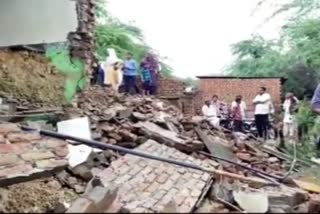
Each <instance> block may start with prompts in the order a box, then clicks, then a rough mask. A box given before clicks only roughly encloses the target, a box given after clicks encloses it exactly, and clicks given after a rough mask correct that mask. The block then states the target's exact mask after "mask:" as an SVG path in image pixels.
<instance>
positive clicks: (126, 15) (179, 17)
mask: <svg viewBox="0 0 320 214" xmlns="http://www.w3.org/2000/svg"><path fill="white" fill-rule="evenodd" d="M258 1H259V0H223V1H216V0H109V4H108V10H109V11H111V13H112V14H113V15H115V16H116V17H118V18H119V19H120V20H122V21H124V22H127V21H135V23H136V25H137V26H139V27H140V28H141V29H142V31H143V33H144V36H145V38H146V42H147V43H148V44H149V45H150V46H151V47H153V48H154V49H156V50H158V52H159V53H160V54H161V55H162V56H167V57H169V58H170V59H171V60H170V62H169V64H170V65H171V66H172V67H173V68H174V70H175V73H174V74H175V75H177V76H180V77H195V76H197V75H206V74H220V73H221V72H222V69H223V68H224V67H225V66H227V65H228V64H229V63H230V62H231V61H232V57H231V53H230V45H231V44H233V43H236V42H238V41H240V40H243V39H247V38H250V35H251V34H252V33H253V32H255V31H256V28H257V26H258V25H259V24H261V23H262V20H263V19H264V18H263V17H264V16H263V13H266V11H265V10H264V11H261V12H260V13H259V15H255V16H251V12H252V10H253V9H254V8H255V7H256V4H257V2H258ZM273 23H275V24H268V25H267V26H265V27H263V28H259V30H258V32H259V33H261V34H262V35H264V36H266V37H267V38H273V37H275V36H276V35H277V32H278V26H279V25H280V24H279V23H278V22H277V21H276V22H274V21H273Z"/></svg>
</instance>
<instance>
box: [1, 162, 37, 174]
mask: <svg viewBox="0 0 320 214" xmlns="http://www.w3.org/2000/svg"><path fill="white" fill-rule="evenodd" d="M32 170H33V167H32V165H30V164H20V165H17V166H13V167H7V168H4V169H0V177H7V176H8V175H10V176H11V177H12V176H15V175H27V174H28V173H29V172H31V171H32Z"/></svg>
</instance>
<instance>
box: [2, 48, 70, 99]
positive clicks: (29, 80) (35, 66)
mask: <svg viewBox="0 0 320 214" xmlns="http://www.w3.org/2000/svg"><path fill="white" fill-rule="evenodd" d="M64 79H65V78H64V77H63V75H62V74H61V73H59V71H57V70H56V69H55V68H54V66H53V65H52V64H51V63H50V62H49V61H48V59H46V58H45V56H43V55H42V54H37V53H32V52H29V51H0V92H1V94H0V97H14V98H15V99H17V100H18V101H20V100H27V101H28V102H29V103H47V104H56V105H59V104H61V103H63V101H64V96H63V92H64V89H63V87H64ZM35 80H36V81H35Z"/></svg>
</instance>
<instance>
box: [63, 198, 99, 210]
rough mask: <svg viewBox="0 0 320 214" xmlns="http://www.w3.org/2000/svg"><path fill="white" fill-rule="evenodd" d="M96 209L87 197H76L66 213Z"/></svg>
mask: <svg viewBox="0 0 320 214" xmlns="http://www.w3.org/2000/svg"><path fill="white" fill-rule="evenodd" d="M96 212H98V209H97V207H96V205H95V204H94V202H93V201H91V200H89V199H87V198H82V197H81V198H78V199H77V200H76V201H75V202H73V204H72V205H71V207H70V208H69V209H68V210H67V212H66V213H96Z"/></svg>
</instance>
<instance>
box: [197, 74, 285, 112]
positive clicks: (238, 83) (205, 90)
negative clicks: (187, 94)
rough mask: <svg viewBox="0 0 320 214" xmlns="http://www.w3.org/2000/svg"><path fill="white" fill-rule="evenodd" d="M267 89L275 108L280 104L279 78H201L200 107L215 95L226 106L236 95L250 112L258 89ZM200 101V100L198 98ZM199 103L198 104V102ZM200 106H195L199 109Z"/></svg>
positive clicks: (280, 86)
mask: <svg viewBox="0 0 320 214" xmlns="http://www.w3.org/2000/svg"><path fill="white" fill-rule="evenodd" d="M261 86H264V87H266V88H267V90H268V93H269V94H270V95H271V97H272V101H273V104H274V106H275V108H279V107H280V104H281V94H282V91H281V88H282V83H281V79H280V78H261V79H260V78H257V79H235V78H203V79H200V90H201V92H202V95H201V102H200V106H202V103H203V102H204V100H206V99H210V98H211V97H212V95H214V94H217V95H218V96H219V98H220V99H221V100H222V101H224V102H226V103H227V104H228V105H230V104H231V102H232V101H233V100H234V98H235V96H236V95H242V96H243V98H244V101H245V102H246V104H247V107H248V110H250V111H252V110H253V109H254V106H253V104H252V100H253V99H254V97H255V96H256V94H257V92H258V90H259V87H261ZM198 99H200V98H198ZM198 103H199V102H198ZM200 106H197V108H199V107H200ZM200 108H201V107H200Z"/></svg>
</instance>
